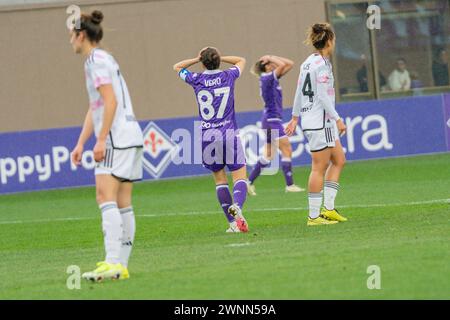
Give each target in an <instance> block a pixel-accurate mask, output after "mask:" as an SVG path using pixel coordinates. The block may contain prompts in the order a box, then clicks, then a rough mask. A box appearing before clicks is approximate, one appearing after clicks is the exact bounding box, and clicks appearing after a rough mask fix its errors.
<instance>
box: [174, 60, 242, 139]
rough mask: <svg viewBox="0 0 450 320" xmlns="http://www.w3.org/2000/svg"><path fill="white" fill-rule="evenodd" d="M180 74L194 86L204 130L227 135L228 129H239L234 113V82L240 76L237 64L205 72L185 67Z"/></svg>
mask: <svg viewBox="0 0 450 320" xmlns="http://www.w3.org/2000/svg"><path fill="white" fill-rule="evenodd" d="M179 76H180V78H181V79H183V80H184V81H185V82H186V83H187V84H189V85H191V86H192V87H193V88H194V91H195V95H196V100H197V104H198V108H199V114H200V118H201V120H202V130H203V131H205V130H208V129H216V130H220V131H221V132H222V134H223V135H225V133H226V130H237V129H238V126H237V123H236V118H235V115H234V83H235V81H236V79H237V78H239V76H240V70H239V68H238V67H237V66H233V67H231V68H230V69H228V70H224V71H222V70H206V71H204V72H203V73H191V72H189V70H187V69H183V70H181V71H180V73H179Z"/></svg>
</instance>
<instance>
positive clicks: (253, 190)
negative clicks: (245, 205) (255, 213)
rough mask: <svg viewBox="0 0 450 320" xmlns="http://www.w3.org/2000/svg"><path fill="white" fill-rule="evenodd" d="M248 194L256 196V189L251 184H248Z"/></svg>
mask: <svg viewBox="0 0 450 320" xmlns="http://www.w3.org/2000/svg"><path fill="white" fill-rule="evenodd" d="M247 193H248V194H249V195H251V196H256V188H255V186H254V185H253V184H250V182H247Z"/></svg>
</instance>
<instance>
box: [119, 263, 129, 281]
mask: <svg viewBox="0 0 450 320" xmlns="http://www.w3.org/2000/svg"><path fill="white" fill-rule="evenodd" d="M129 278H130V273H129V272H128V268H127V267H124V266H122V274H121V275H120V278H119V279H120V280H126V279H129Z"/></svg>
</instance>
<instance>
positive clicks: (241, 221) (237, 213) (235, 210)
mask: <svg viewBox="0 0 450 320" xmlns="http://www.w3.org/2000/svg"><path fill="white" fill-rule="evenodd" d="M228 213H229V214H230V215H231V216H232V217H234V219H235V220H236V225H237V227H238V229H239V231H241V232H248V224H247V221H246V220H245V218H244V216H243V215H242V210H241V208H239V206H238V205H237V204H232V205H231V206H230V207H229V208H228Z"/></svg>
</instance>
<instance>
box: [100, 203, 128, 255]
mask: <svg viewBox="0 0 450 320" xmlns="http://www.w3.org/2000/svg"><path fill="white" fill-rule="evenodd" d="M100 210H101V211H102V227H103V237H104V242H105V251H106V258H105V261H106V262H107V263H114V264H115V263H119V262H120V247H121V246H122V233H123V230H122V229H123V228H122V218H121V217H120V212H119V209H118V208H117V203H115V202H104V203H102V204H101V205H100Z"/></svg>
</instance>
